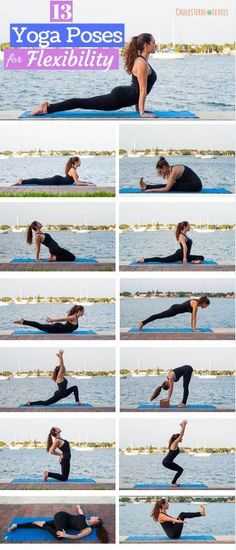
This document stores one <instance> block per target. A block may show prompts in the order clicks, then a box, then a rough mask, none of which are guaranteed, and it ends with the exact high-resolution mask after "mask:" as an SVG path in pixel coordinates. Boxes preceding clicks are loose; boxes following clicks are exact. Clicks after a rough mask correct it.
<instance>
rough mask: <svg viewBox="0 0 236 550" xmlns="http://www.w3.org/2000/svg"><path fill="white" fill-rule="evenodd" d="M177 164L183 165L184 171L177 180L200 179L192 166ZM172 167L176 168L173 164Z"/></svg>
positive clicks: (192, 181)
mask: <svg viewBox="0 0 236 550" xmlns="http://www.w3.org/2000/svg"><path fill="white" fill-rule="evenodd" d="M176 166H183V168H184V171H183V174H182V176H179V178H176V180H175V181H176V182H178V183H181V184H183V183H187V184H189V183H195V182H196V181H199V177H198V175H197V174H196V173H195V172H194V171H193V170H192V168H189V166H185V165H184V164H176V165H175V167H176ZM171 168H174V167H173V166H171Z"/></svg>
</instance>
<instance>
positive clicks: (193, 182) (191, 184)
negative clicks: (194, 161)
mask: <svg viewBox="0 0 236 550" xmlns="http://www.w3.org/2000/svg"><path fill="white" fill-rule="evenodd" d="M164 187H166V184H164V183H160V184H157V185H146V189H163V188H164ZM201 190H202V182H201V180H200V178H199V177H198V176H195V177H194V178H189V180H188V181H182V182H181V181H178V180H176V181H175V183H174V185H173V186H172V187H171V189H170V190H169V191H167V192H168V193H171V192H174V193H175V192H177V193H198V192H199V191H201ZM144 192H145V190H144Z"/></svg>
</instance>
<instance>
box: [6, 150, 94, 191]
mask: <svg viewBox="0 0 236 550" xmlns="http://www.w3.org/2000/svg"><path fill="white" fill-rule="evenodd" d="M80 166H81V160H80V158H79V157H70V158H69V160H68V161H67V163H66V165H65V176H60V175H56V176H52V177H48V178H30V179H27V180H26V179H21V178H20V179H19V180H17V182H16V185H72V184H73V183H76V185H93V186H95V184H94V183H92V182H91V181H83V180H80V179H79V176H78V168H79V167H80Z"/></svg>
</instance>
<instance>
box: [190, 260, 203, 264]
mask: <svg viewBox="0 0 236 550" xmlns="http://www.w3.org/2000/svg"><path fill="white" fill-rule="evenodd" d="M201 263H202V260H193V262H192V264H201Z"/></svg>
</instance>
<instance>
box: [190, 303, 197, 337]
mask: <svg viewBox="0 0 236 550" xmlns="http://www.w3.org/2000/svg"><path fill="white" fill-rule="evenodd" d="M191 302H192V304H191V305H192V315H191V328H192V330H196V324H197V310H198V302H197V300H191Z"/></svg>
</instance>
